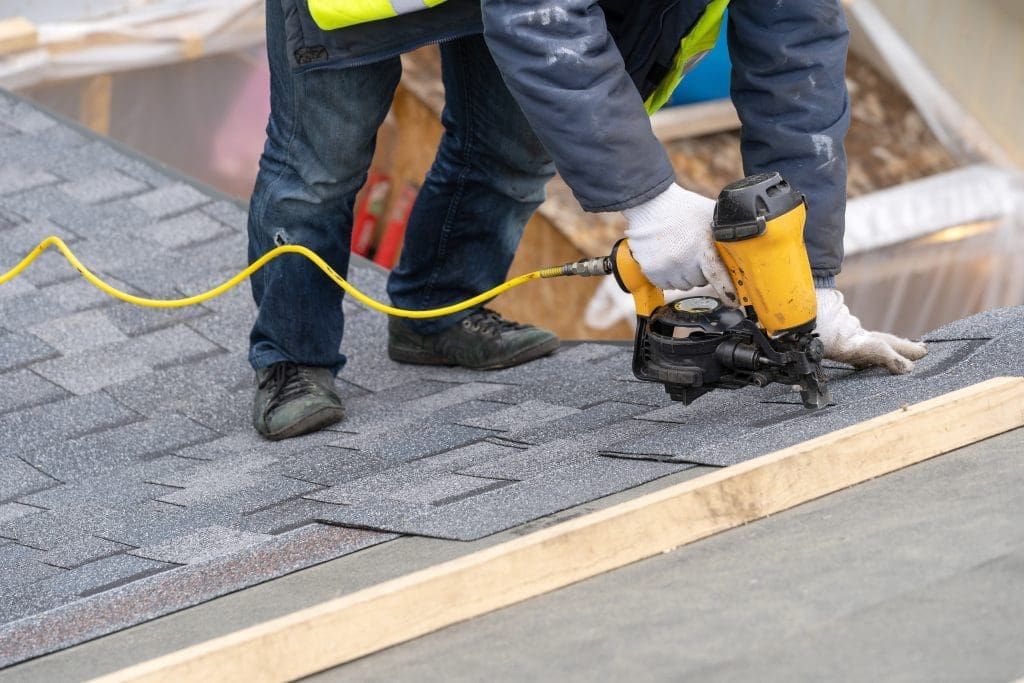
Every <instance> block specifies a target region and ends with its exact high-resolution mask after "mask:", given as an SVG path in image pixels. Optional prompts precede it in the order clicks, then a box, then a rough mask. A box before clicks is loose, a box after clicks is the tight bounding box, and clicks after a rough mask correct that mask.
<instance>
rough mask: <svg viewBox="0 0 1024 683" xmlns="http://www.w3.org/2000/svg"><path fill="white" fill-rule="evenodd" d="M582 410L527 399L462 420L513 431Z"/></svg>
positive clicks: (472, 424) (474, 425) (466, 423)
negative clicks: (486, 413)
mask: <svg viewBox="0 0 1024 683" xmlns="http://www.w3.org/2000/svg"><path fill="white" fill-rule="evenodd" d="M579 412H580V411H579V410H577V409H576V408H569V407H567V406H560V405H553V404H551V403H545V402H544V401H526V402H524V403H520V404H518V405H515V406H512V407H510V408H504V409H502V410H498V411H496V412H493V413H490V414H489V415H481V416H479V417H472V418H468V419H466V420H463V421H462V422H461V424H462V425H464V426H466V427H479V428H480V429H492V430H498V431H511V430H513V429H516V428H518V427H523V426H533V425H538V424H541V423H544V422H548V421H551V420H558V419H559V418H563V417H566V416H567V415H576V414H577V413H579Z"/></svg>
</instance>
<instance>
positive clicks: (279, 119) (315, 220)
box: [249, 1, 401, 373]
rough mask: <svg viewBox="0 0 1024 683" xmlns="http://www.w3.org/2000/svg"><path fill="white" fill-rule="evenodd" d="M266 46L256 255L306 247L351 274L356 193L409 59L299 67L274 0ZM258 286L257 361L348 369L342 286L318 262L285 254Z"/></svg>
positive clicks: (252, 250) (253, 342) (252, 225)
mask: <svg viewBox="0 0 1024 683" xmlns="http://www.w3.org/2000/svg"><path fill="white" fill-rule="evenodd" d="M267 51H268V54H269V57H270V70H271V85H270V100H271V114H270V122H269V124H268V126H267V142H266V145H265V147H264V150H263V156H262V157H261V159H260V169H259V175H258V177H257V179H256V187H255V189H254V190H253V195H252V200H251V202H250V206H249V259H250V261H251V260H254V259H256V258H258V257H259V256H260V255H262V254H264V253H266V252H267V251H269V250H271V249H273V248H274V247H276V246H278V245H281V244H301V245H303V246H306V247H309V248H310V249H312V250H313V251H315V252H316V253H318V254H319V255H320V256H322V257H323V258H324V260H325V261H327V263H329V264H330V265H331V267H332V268H334V269H335V270H336V271H337V272H338V273H341V274H343V275H344V274H345V273H346V271H347V269H348V261H349V245H350V240H351V233H352V210H353V203H354V201H355V195H356V192H357V191H358V190H359V188H360V187H361V186H362V185H363V183H364V182H365V180H366V173H367V169H368V168H369V166H370V161H371V158H372V156H373V150H374V144H375V142H376V134H377V128H378V127H379V126H380V124H381V122H382V121H383V120H384V117H385V115H386V114H387V111H388V108H389V107H390V104H391V100H392V97H393V95H394V90H395V87H396V86H397V84H398V79H399V77H400V75H401V64H400V62H399V60H398V59H397V58H395V59H391V60H387V61H384V62H379V63H376V64H371V65H367V66H361V67H354V68H350V69H329V68H323V69H314V70H311V71H306V72H304V73H294V72H293V71H292V69H291V67H290V65H289V64H288V57H287V54H286V52H285V33H284V17H283V14H282V11H281V3H280V2H276V1H270V2H267ZM252 292H253V297H254V298H255V300H256V305H257V306H259V315H258V317H257V320H256V324H255V325H254V326H253V329H252V332H251V335H250V352H249V361H250V363H251V364H252V366H253V368H256V369H258V368H264V367H268V366H270V365H272V364H273V363H277V362H280V361H293V362H295V363H299V364H300V365H315V366H324V367H329V368H331V369H332V370H333V371H334V372H335V373H336V372H337V371H338V370H340V369H341V367H342V366H343V365H344V363H345V358H344V356H342V355H341V354H340V353H339V350H338V349H339V346H340V344H341V337H342V332H343V329H344V320H343V317H342V310H341V295H342V292H341V290H340V289H339V288H338V287H337V285H335V284H334V283H333V282H331V281H330V280H329V279H328V278H327V277H326V276H325V275H324V274H323V273H321V272H320V270H319V269H317V268H316V267H315V266H314V265H313V264H311V263H309V262H308V261H307V260H306V259H304V258H302V257H301V256H298V255H292V254H288V255H285V256H282V257H280V258H278V259H276V260H274V261H272V262H271V263H270V264H268V265H267V266H266V267H264V268H263V269H262V270H261V271H259V272H258V273H256V274H255V275H253V277H252Z"/></svg>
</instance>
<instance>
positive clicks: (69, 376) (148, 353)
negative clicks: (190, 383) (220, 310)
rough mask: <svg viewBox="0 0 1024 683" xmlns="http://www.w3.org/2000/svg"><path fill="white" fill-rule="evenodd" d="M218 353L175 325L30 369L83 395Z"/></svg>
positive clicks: (192, 332) (211, 345) (192, 333)
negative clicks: (167, 366)
mask: <svg viewBox="0 0 1024 683" xmlns="http://www.w3.org/2000/svg"><path fill="white" fill-rule="evenodd" d="M108 315H109V313H108ZM221 352H222V350H221V349H220V348H218V347H216V346H214V345H213V344H211V343H210V342H208V341H207V340H205V339H203V338H202V337H201V336H199V335H198V334H196V333H195V332H194V331H192V330H190V329H188V328H187V327H184V326H181V325H178V326H175V327H171V328H168V329H163V330H157V331H156V332H151V333H149V334H145V335H142V336H139V337H134V338H131V339H128V340H125V341H123V342H118V343H113V344H107V345H105V346H102V347H100V348H97V349H92V350H90V351H86V352H84V353H81V354H76V355H74V356H65V357H62V358H56V359H53V360H49V361H46V362H42V363H37V364H36V365H35V366H34V367H33V369H34V370H35V371H36V372H38V373H39V374H40V375H42V376H43V377H45V378H47V379H48V380H50V381H51V382H53V383H54V384H58V385H60V386H62V387H64V388H65V389H67V390H68V391H70V392H72V393H74V394H79V395H82V394H88V393H92V392H95V391H98V390H99V389H102V388H103V387H107V386H110V385H112V384H119V383H121V382H126V381H128V380H131V379H134V378H136V377H139V376H141V375H143V374H145V373H147V372H149V371H150V370H151V369H153V368H158V367H160V366H162V365H165V364H170V363H180V362H185V361H188V360H193V359H198V358H202V357H205V356H209V355H211V354H218V353H221Z"/></svg>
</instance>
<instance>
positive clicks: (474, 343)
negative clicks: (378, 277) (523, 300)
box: [388, 308, 558, 370]
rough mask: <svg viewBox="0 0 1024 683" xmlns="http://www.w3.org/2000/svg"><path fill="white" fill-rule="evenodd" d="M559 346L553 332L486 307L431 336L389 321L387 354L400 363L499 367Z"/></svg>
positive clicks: (551, 350)
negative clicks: (504, 316) (499, 313)
mask: <svg viewBox="0 0 1024 683" xmlns="http://www.w3.org/2000/svg"><path fill="white" fill-rule="evenodd" d="M557 348H558V337H556V336H555V334H554V332H550V331H548V330H545V329H542V328H540V327H534V326H533V325H520V324H519V323H514V322H512V321H510V320H505V319H504V318H502V317H501V316H500V315H498V314H497V313H496V312H494V311H492V310H490V309H487V308H481V309H478V310H476V311H474V312H472V313H470V314H469V315H468V316H467V317H465V318H463V319H462V320H461V321H460V322H459V323H458V324H457V325H455V326H454V327H451V328H449V329H447V330H445V331H443V332H440V333H438V334H431V335H420V334H416V333H415V332H413V331H412V330H410V329H409V328H408V327H407V326H406V325H405V323H404V322H402V321H401V320H399V319H398V318H391V319H390V320H388V356H390V357H391V360H394V361H398V362H399V363H414V364H416V365H449V366H450V365H460V366H462V367H464V368H473V369H475V370H496V369H498V368H510V367H512V366H513V365H519V364H520V363H525V362H527V361H531V360H533V359H535V358H540V357H541V356H546V355H548V354H549V353H551V352H553V351H554V350H555V349H557Z"/></svg>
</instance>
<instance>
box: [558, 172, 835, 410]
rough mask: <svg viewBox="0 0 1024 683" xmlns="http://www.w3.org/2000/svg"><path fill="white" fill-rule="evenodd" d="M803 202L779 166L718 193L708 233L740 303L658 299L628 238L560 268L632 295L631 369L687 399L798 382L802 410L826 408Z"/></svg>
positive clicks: (659, 294) (678, 398)
mask: <svg viewBox="0 0 1024 683" xmlns="http://www.w3.org/2000/svg"><path fill="white" fill-rule="evenodd" d="M806 215H807V212H806V204H805V201H804V197H803V195H802V194H800V193H799V192H797V191H796V190H794V189H793V188H792V187H791V186H790V185H789V184H788V183H787V182H786V181H785V180H783V178H782V177H781V176H780V175H779V174H778V173H764V174H759V175H755V176H750V177H747V178H744V179H743V180H739V181H736V182H734V183H731V184H730V185H728V186H726V187H725V188H724V189H723V190H722V192H721V193H720V194H719V196H718V203H717V204H716V206H715V214H714V223H713V225H712V232H713V234H714V238H715V247H716V249H717V250H718V253H719V255H720V256H721V257H722V261H723V262H724V263H725V265H726V267H727V268H728V270H729V275H730V277H731V279H732V282H733V285H734V287H735V288H736V293H737V295H738V297H739V302H737V303H739V304H740V308H733V307H730V306H726V305H725V304H723V302H722V301H721V300H719V299H717V298H714V297H708V296H700V297H684V298H682V299H678V300H676V301H671V302H668V303H666V302H665V295H664V292H663V291H662V290H660V289H658V288H657V287H655V286H654V285H653V284H652V283H651V282H650V281H649V280H648V279H647V278H646V277H645V276H644V274H643V272H642V271H641V270H640V266H639V264H638V263H637V262H636V260H635V259H634V258H633V255H632V253H631V252H630V251H629V243H628V241H627V240H625V239H623V240H619V242H618V243H616V245H615V246H614V248H613V249H612V252H611V254H610V255H608V256H605V257H599V258H596V259H584V260H582V261H579V262H577V263H574V264H567V265H566V266H563V268H566V269H569V270H571V271H572V272H567V273H565V274H566V275H569V274H572V275H598V274H611V275H614V276H615V279H616V280H617V281H618V283H619V286H620V287H621V288H622V289H623V290H624V291H626V292H629V293H631V294H632V295H633V302H634V305H635V307H636V315H637V326H636V338H635V341H634V347H633V374H634V375H635V376H636V377H637V378H638V379H641V380H644V381H648V382H659V383H661V384H663V385H664V386H665V389H666V391H668V393H669V396H671V397H672V399H673V400H676V401H682V402H683V403H684V404H687V405H688V404H689V403H691V402H692V401H694V400H695V399H697V398H698V397H700V396H702V395H703V394H705V393H707V392H709V391H711V390H712V389H716V388H722V389H738V388H742V387H745V386H758V387H764V386H767V385H768V384H770V383H772V382H779V383H782V384H791V385H797V386H799V387H800V397H801V400H802V401H803V404H804V405H805V406H807V407H808V408H822V407H824V406H826V405H828V403H829V400H830V397H829V391H828V387H827V385H826V383H825V377H824V373H823V372H822V370H821V360H822V357H823V355H824V348H823V346H822V343H821V340H819V339H818V337H817V335H815V334H814V326H815V318H816V315H817V310H816V309H817V304H816V300H815V294H814V281H813V279H812V277H811V267H810V263H809V262H808V259H807V251H806V249H805V248H804V241H803V229H804V221H805V218H806Z"/></svg>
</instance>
